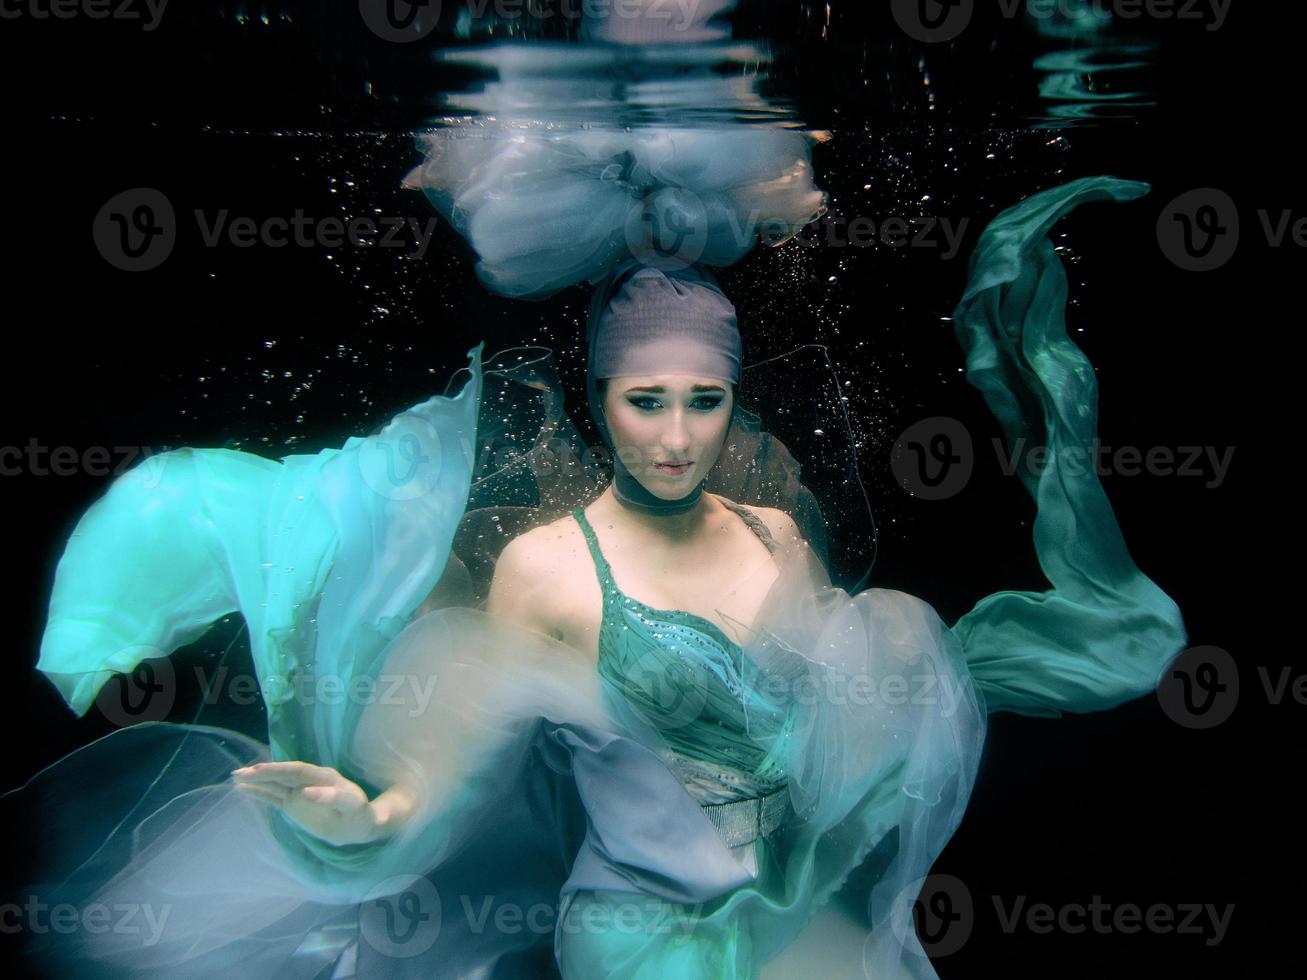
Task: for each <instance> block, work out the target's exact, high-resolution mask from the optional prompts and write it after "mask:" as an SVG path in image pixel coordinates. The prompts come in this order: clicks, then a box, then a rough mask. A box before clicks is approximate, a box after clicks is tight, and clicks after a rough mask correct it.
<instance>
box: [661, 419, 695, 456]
mask: <svg viewBox="0 0 1307 980" xmlns="http://www.w3.org/2000/svg"><path fill="white" fill-rule="evenodd" d="M662 442H663V449H665V450H667V451H668V452H673V453H683V452H685V451H686V450H687V449H689V448H690V430H689V428H687V426H686V424H685V413H684V412H680V411H673V412H671V413H670V417H669V418H668V424H667V428H665V429H664V430H663V439H662Z"/></svg>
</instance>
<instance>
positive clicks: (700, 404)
mask: <svg viewBox="0 0 1307 980" xmlns="http://www.w3.org/2000/svg"><path fill="white" fill-rule="evenodd" d="M721 403H722V399H721V398H719V397H717V396H716V395H705V396H704V397H702V398H696V399H695V400H694V401H692V402H690V407H691V408H693V409H694V410H695V411H698V412H711V411H712V410H713V409H714V408H716V407H717V406H718V405H720V404H721Z"/></svg>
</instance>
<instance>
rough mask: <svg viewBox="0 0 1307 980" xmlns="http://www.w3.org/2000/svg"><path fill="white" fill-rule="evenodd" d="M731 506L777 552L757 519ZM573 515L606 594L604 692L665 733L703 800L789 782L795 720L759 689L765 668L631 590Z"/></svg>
mask: <svg viewBox="0 0 1307 980" xmlns="http://www.w3.org/2000/svg"><path fill="white" fill-rule="evenodd" d="M724 502H725V501H724ZM727 505H728V506H729V507H730V508H731V509H732V510H734V511H735V512H736V513H739V514H740V516H741V518H742V519H744V520H745V522H746V523H747V524H748V525H749V527H750V528H751V529H753V530H754V532H755V533H757V534H758V535H759V537H760V538H761V539H762V540H763V543H764V544H766V545H767V546H768V548H769V550H770V549H774V547H775V546H774V544H773V543H772V541H771V538H770V535H768V534H767V533H766V528H765V526H764V525H762V523H761V521H759V520H758V518H757V517H756V516H755V515H753V514H751V513H749V512H747V511H744V509H743V508H741V507H739V506H738V505H733V504H729V503H728V504H727ZM573 516H574V517H575V518H576V521H577V523H578V524H579V525H580V526H581V531H582V532H583V533H584V535H585V539H586V543H587V545H588V546H589V548H590V554H591V556H592V557H593V559H594V564H595V571H596V573H597V575H598V578H599V586H600V589H601V591H602V593H603V617H602V620H601V622H600V626H599V662H598V667H599V673H600V675H601V676H602V677H603V678H604V679H605V681H607V683H606V684H605V685H604V686H605V691H606V692H609V693H610V694H611V693H612V692H618V693H619V694H620V697H621V698H622V700H623V701H624V702H625V705H626V706H627V707H629V709H630V710H631V711H633V712H634V713H635V715H636V716H638V718H639V719H640V720H642V721H643V722H645V723H647V724H648V725H649V726H651V727H652V728H654V729H655V730H656V731H657V732H658V734H659V735H660V736H661V739H662V741H663V756H664V759H665V761H666V762H667V763H668V766H669V767H670V768H671V769H672V770H673V771H675V772H676V773H677V774H678V775H679V776H680V778H681V780H682V782H683V783H684V784H685V786H686V788H687V790H689V791H690V793H691V794H692V795H694V796H695V797H696V798H698V799H699V800H700V802H723V801H729V800H732V799H738V798H741V797H744V796H754V795H759V794H760V793H765V792H768V791H770V790H772V789H775V788H776V787H778V786H780V785H781V784H783V783H784V782H785V778H786V777H785V773H784V771H783V770H782V769H781V768H780V766H779V764H778V763H777V760H776V755H777V752H776V750H777V749H778V748H779V744H778V741H777V736H779V735H781V734H782V732H783V729H784V728H785V725H786V717H785V714H784V713H783V712H781V711H779V710H778V709H777V707H776V706H775V705H774V704H773V703H771V702H769V701H768V700H767V699H766V698H765V697H763V696H762V694H761V693H760V692H758V691H757V690H756V689H755V688H756V687H757V680H758V678H757V676H756V674H757V671H756V670H750V669H749V668H750V663H749V661H748V659H747V654H746V653H745V651H744V650H743V649H742V648H741V647H740V646H739V645H738V644H736V643H734V642H733V641H732V640H731V639H730V638H729V637H728V636H726V634H725V633H724V632H723V631H722V630H721V629H720V628H719V627H718V626H717V625H716V624H715V623H713V622H711V621H709V620H707V619H704V618H703V617H702V616H696V615H695V614H693V613H689V612H683V611H680V610H672V609H655V608H654V607H652V606H649V605H646V604H645V603H643V602H640V601H639V600H637V599H633V598H632V597H631V596H628V595H626V594H625V593H624V592H622V590H621V589H619V588H618V587H617V583H616V582H615V581H614V580H613V574H612V569H611V568H610V567H609V565H608V561H607V560H606V559H605V558H604V556H603V552H602V551H601V550H600V548H599V541H598V538H597V537H596V536H595V533H594V528H592V527H591V526H590V523H589V521H588V520H587V519H586V517H585V514H584V512H583V511H581V510H580V509H578V510H576V511H575V512H574V514H573ZM749 678H752V682H751V681H750V680H749Z"/></svg>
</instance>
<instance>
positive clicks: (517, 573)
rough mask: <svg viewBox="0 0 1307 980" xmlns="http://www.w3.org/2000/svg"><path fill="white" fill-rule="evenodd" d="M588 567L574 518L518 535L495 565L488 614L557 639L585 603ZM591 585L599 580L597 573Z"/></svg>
mask: <svg viewBox="0 0 1307 980" xmlns="http://www.w3.org/2000/svg"><path fill="white" fill-rule="evenodd" d="M589 562H590V556H589V553H588V551H587V548H586V544H585V538H584V536H583V535H582V534H581V529H580V527H579V526H578V525H577V523H576V521H574V520H573V519H572V518H571V517H564V518H561V519H559V520H557V521H553V522H552V523H549V524H543V525H541V526H540V527H536V528H532V529H531V530H530V531H526V532H524V533H522V534H519V535H518V536H517V537H515V538H514V539H513V540H512V541H510V542H508V544H507V545H506V546H505V548H504V550H503V551H502V552H501V553H500V555H499V560H498V561H497V562H496V563H495V575H494V578H493V580H492V581H491V583H490V597H489V600H488V602H487V610H488V611H489V612H491V613H492V614H501V615H506V616H508V617H509V618H511V619H514V620H516V621H517V622H519V623H522V624H523V625H526V626H530V627H532V628H534V629H537V630H539V631H540V632H544V633H551V634H558V633H559V631H560V630H561V629H562V628H563V626H564V625H565V624H566V623H568V622H570V621H571V619H572V618H574V609H573V607H574V606H576V605H577V604H578V603H580V602H582V595H581V593H584V592H585V590H586V581H587V577H586V576H585V574H584V573H585V572H587V569H586V568H585V567H584V566H585V565H587V564H589ZM588 579H589V580H590V581H593V580H594V575H593V573H592V572H591V573H589V575H588ZM594 588H595V589H597V588H598V586H597V585H595V586H594Z"/></svg>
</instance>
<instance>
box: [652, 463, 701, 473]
mask: <svg viewBox="0 0 1307 980" xmlns="http://www.w3.org/2000/svg"><path fill="white" fill-rule="evenodd" d="M693 465H694V464H693V463H690V462H686V463H654V469H656V470H657V471H658V472H659V473H666V474H667V475H668V476H684V475H685V473H686V472H687V471H688V470H689V469H690V467H691V466H693Z"/></svg>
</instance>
